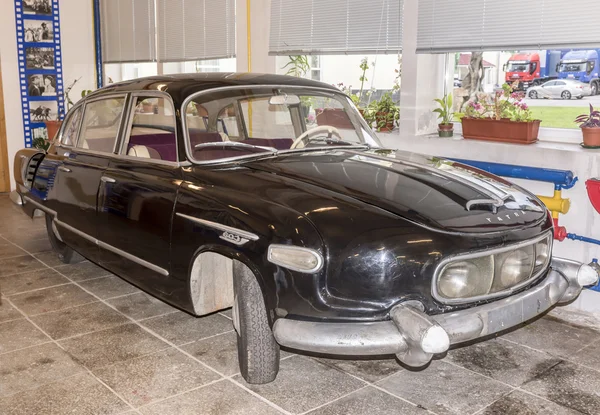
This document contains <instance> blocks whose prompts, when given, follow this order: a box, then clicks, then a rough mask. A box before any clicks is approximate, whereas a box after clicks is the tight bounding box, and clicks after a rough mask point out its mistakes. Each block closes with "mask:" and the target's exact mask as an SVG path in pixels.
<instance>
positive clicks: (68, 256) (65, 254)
mask: <svg viewBox="0 0 600 415" xmlns="http://www.w3.org/2000/svg"><path fill="white" fill-rule="evenodd" d="M46 231H47V232H48V239H50V245H52V249H53V250H54V252H56V255H57V256H58V259H60V260H61V262H64V263H65V264H73V263H75V262H81V261H83V259H84V258H83V257H82V256H81V255H79V254H78V253H77V252H75V251H74V250H73V249H71V248H69V247H68V246H67V244H65V243H64V242H63V241H62V240H61V239H60V234H59V233H58V229H57V228H56V224H55V223H54V221H53V220H52V217H51V216H50V215H48V214H46Z"/></svg>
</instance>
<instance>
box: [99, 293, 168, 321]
mask: <svg viewBox="0 0 600 415" xmlns="http://www.w3.org/2000/svg"><path fill="white" fill-rule="evenodd" d="M107 303H109V304H111V305H113V306H114V307H116V308H117V310H119V311H120V312H121V313H123V314H125V315H126V316H128V317H131V318H132V319H134V320H141V319H143V318H149V317H155V316H159V315H161V314H166V313H169V312H172V311H176V310H177V309H176V308H174V307H171V306H170V305H168V304H167V303H163V302H162V301H161V300H159V299H158V298H154V297H152V296H151V295H149V294H146V293H143V292H138V293H135V294H131V295H127V296H125V297H119V298H113V299H110V300H107Z"/></svg>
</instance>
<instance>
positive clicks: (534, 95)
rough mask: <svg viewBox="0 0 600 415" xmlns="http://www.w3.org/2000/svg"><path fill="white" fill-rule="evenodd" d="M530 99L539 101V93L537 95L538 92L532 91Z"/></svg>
mask: <svg viewBox="0 0 600 415" xmlns="http://www.w3.org/2000/svg"><path fill="white" fill-rule="evenodd" d="M529 98H531V99H538V93H537V91H530V92H529Z"/></svg>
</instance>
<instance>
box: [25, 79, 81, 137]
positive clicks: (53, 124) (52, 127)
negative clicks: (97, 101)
mask: <svg viewBox="0 0 600 415" xmlns="http://www.w3.org/2000/svg"><path fill="white" fill-rule="evenodd" d="M80 79H81V78H77V79H75V80H74V81H73V82H71V84H70V85H69V86H67V88H65V91H64V96H65V105H66V107H67V108H66V111H62V112H61V113H60V114H58V120H48V121H45V122H44V124H45V125H46V131H47V132H48V139H49V141H53V140H54V137H55V136H56V134H57V133H58V130H60V126H61V125H62V122H63V119H64V118H65V115H66V113H67V112H69V110H70V109H71V108H72V107H73V105H75V103H74V102H73V100H72V99H71V97H70V95H69V93H70V92H71V90H72V89H73V87H74V86H75V84H76V83H77V82H78V81H79V80H80ZM91 92H92V90H90V89H84V90H83V91H81V98H83V97H85V96H86V95H88V94H90V93H91ZM48 145H49V144H48ZM34 146H35V143H34Z"/></svg>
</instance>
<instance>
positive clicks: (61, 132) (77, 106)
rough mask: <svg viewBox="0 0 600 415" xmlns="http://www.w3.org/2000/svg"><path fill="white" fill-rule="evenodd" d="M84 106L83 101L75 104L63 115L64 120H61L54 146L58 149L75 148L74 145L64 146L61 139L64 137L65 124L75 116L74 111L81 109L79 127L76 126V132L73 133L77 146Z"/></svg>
mask: <svg viewBox="0 0 600 415" xmlns="http://www.w3.org/2000/svg"><path fill="white" fill-rule="evenodd" d="M84 106H85V102H84V100H81V101H79V102H78V103H77V104H75V105H74V106H73V108H71V109H70V110H69V112H67V114H66V115H65V119H64V120H63V123H62V125H61V126H60V130H59V132H58V137H57V140H56V145H57V146H58V147H63V148H76V147H75V145H66V144H63V142H62V139H63V135H64V132H65V128H66V126H67V123H68V122H69V121H70V120H71V118H72V117H73V115H74V114H75V111H77V110H78V109H81V119H80V120H79V125H78V126H77V132H76V133H75V144H77V141H78V140H79V129H80V128H81V124H82V123H83V110H84Z"/></svg>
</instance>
